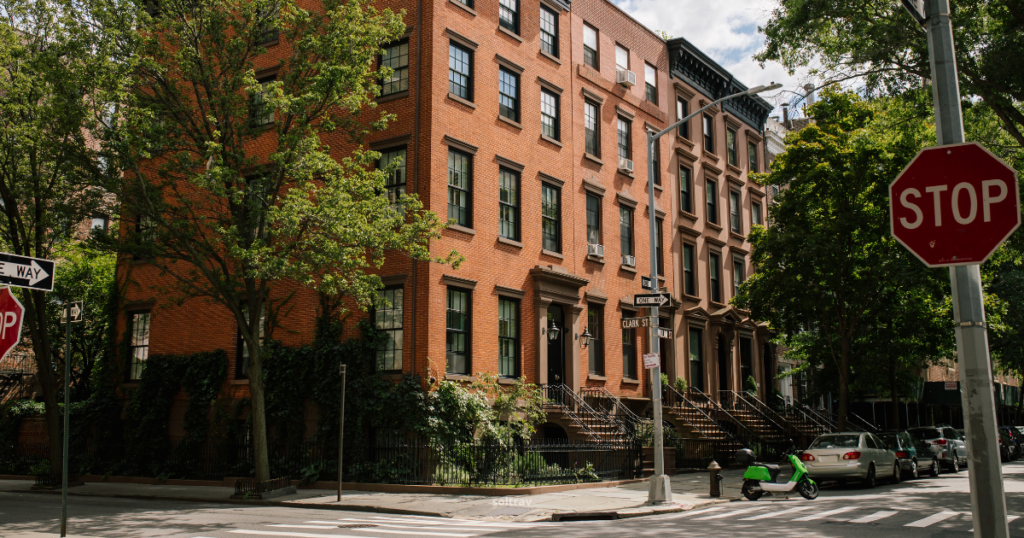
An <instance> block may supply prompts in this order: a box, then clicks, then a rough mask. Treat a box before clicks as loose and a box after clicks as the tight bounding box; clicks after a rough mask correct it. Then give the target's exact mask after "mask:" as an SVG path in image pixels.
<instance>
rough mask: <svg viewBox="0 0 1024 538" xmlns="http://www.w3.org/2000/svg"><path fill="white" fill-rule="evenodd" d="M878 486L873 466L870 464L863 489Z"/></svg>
mask: <svg viewBox="0 0 1024 538" xmlns="http://www.w3.org/2000/svg"><path fill="white" fill-rule="evenodd" d="M877 485H878V481H877V480H875V464H874V463H872V464H871V465H870V466H869V467H868V476H867V478H865V479H864V487H866V488H868V489H871V488H873V487H875V486H877Z"/></svg>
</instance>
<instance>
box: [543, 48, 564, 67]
mask: <svg viewBox="0 0 1024 538" xmlns="http://www.w3.org/2000/svg"><path fill="white" fill-rule="evenodd" d="M540 55H541V56H543V57H545V58H547V59H549V60H551V61H552V62H555V63H556V64H558V65H562V60H559V59H558V57H557V56H554V55H552V54H548V53H547V52H544V51H543V50H542V51H540Z"/></svg>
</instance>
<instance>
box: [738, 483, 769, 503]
mask: <svg viewBox="0 0 1024 538" xmlns="http://www.w3.org/2000/svg"><path fill="white" fill-rule="evenodd" d="M759 483H760V482H758V481H757V480H744V481H743V487H742V488H740V493H742V494H743V496H744V497H746V498H747V500H748V501H756V500H758V499H760V498H761V496H762V495H764V490H761V489H759V490H757V491H754V488H755V487H757V485H758V484H759Z"/></svg>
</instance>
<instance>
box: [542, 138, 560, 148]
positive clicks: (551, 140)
mask: <svg viewBox="0 0 1024 538" xmlns="http://www.w3.org/2000/svg"><path fill="white" fill-rule="evenodd" d="M540 139H541V140H543V141H545V142H547V143H548V144H554V145H556V146H558V147H562V143H561V142H559V141H558V140H555V139H554V138H551V137H550V136H544V135H540Z"/></svg>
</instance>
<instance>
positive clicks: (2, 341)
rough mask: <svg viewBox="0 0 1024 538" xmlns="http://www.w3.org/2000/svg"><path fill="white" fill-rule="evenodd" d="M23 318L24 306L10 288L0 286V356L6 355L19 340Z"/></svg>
mask: <svg viewBox="0 0 1024 538" xmlns="http://www.w3.org/2000/svg"><path fill="white" fill-rule="evenodd" d="M24 319H25V307H24V306H22V305H21V301H19V300H18V298H17V297H15V296H14V294H13V293H11V289H10V288H0V358H3V357H5V356H7V354H8V353H10V352H11V350H12V349H14V346H16V345H18V342H20V341H21V322H22V321H24Z"/></svg>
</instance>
